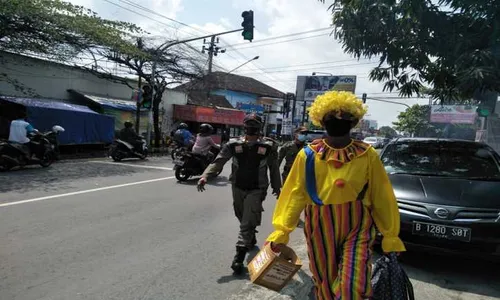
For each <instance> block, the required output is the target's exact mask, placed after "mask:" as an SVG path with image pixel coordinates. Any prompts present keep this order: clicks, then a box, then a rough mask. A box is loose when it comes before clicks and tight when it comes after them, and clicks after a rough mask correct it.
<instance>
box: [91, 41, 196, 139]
mask: <svg viewBox="0 0 500 300" xmlns="http://www.w3.org/2000/svg"><path fill="white" fill-rule="evenodd" d="M169 42H174V41H167V42H166V43H165V44H168V43H169ZM135 46H136V47H137V49H139V50H140V53H141V55H135V54H129V53H117V52H115V51H110V50H106V49H105V50H102V51H99V55H100V56H103V57H105V58H106V59H108V60H110V61H113V62H116V63H118V64H120V65H121V66H124V67H126V68H128V70H129V73H130V74H131V75H134V76H137V77H139V78H140V82H145V83H146V84H147V85H148V86H150V87H154V89H155V96H154V98H153V99H152V100H153V101H152V109H153V129H154V138H155V145H159V143H160V140H161V128H160V125H159V115H160V112H159V106H160V103H161V101H162V98H163V94H164V92H165V90H166V89H167V87H168V85H171V84H176V83H181V82H183V81H184V80H186V79H196V78H201V77H202V76H203V72H204V70H203V61H202V60H200V59H199V58H197V57H196V56H195V54H194V52H193V49H192V48H190V47H189V46H187V45H179V46H177V47H172V48H168V49H166V50H163V49H161V48H162V47H158V46H156V45H154V44H153V42H152V41H151V40H147V39H144V38H138V39H137V40H136V44H135ZM153 62H156V69H155V73H154V76H152V67H153ZM124 83H125V82H124ZM140 88H141V87H139V89H140ZM136 125H138V124H136Z"/></svg>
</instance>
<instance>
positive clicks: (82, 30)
mask: <svg viewBox="0 0 500 300" xmlns="http://www.w3.org/2000/svg"><path fill="white" fill-rule="evenodd" d="M137 33H141V30H140V29H139V28H138V27H137V26H135V25H133V24H131V23H126V22H120V21H111V20H106V19H102V18H100V17H99V16H98V15H97V14H96V13H94V12H93V11H91V10H89V9H86V8H84V7H82V6H78V5H73V4H71V3H69V2H65V1H61V0H30V1H26V0H0V50H4V51H11V52H15V53H25V54H26V53H31V54H41V55H45V56H49V57H52V58H57V59H64V60H69V59H71V58H73V57H74V56H75V55H76V54H78V53H81V52H84V51H89V52H91V53H94V50H95V49H96V48H100V47H105V48H108V49H113V50H114V51H119V52H122V53H136V54H137V52H136V48H135V46H134V45H133V43H130V42H129V39H130V37H131V35H133V34H137Z"/></svg>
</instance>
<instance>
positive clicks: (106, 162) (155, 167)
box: [89, 160, 173, 171]
mask: <svg viewBox="0 0 500 300" xmlns="http://www.w3.org/2000/svg"><path fill="white" fill-rule="evenodd" d="M89 162H91V163H96V164H107V165H113V166H128V167H136V168H145V169H158V170H168V171H172V170H173V169H172V168H167V167H158V166H145V165H135V164H124V163H121V162H110V161H98V160H93V161H89Z"/></svg>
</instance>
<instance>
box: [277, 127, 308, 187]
mask: <svg viewBox="0 0 500 300" xmlns="http://www.w3.org/2000/svg"><path fill="white" fill-rule="evenodd" d="M305 131H307V128H305V127H303V126H302V127H299V128H297V129H295V131H294V139H293V141H290V142H287V143H285V144H284V145H283V146H282V147H281V148H280V150H279V155H278V166H281V163H282V162H283V159H284V160H285V167H284V168H283V173H282V178H283V184H285V180H286V177H287V176H288V173H289V172H290V170H291V169H292V165H293V162H294V161H295V157H297V154H298V153H299V151H300V150H301V149H302V148H304V146H305V145H306V136H305V134H304V132H305Z"/></svg>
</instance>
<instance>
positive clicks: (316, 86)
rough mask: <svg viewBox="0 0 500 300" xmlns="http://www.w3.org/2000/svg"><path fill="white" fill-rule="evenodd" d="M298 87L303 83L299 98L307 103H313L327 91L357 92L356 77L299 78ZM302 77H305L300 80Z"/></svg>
mask: <svg viewBox="0 0 500 300" xmlns="http://www.w3.org/2000/svg"><path fill="white" fill-rule="evenodd" d="M298 77H299V78H297V87H299V86H300V85H299V82H300V83H302V84H301V85H302V87H303V88H302V91H303V92H302V93H297V95H298V98H303V99H304V100H306V101H312V100H314V99H316V97H317V96H319V95H322V94H324V93H325V92H327V91H347V92H352V93H354V92H355V90H356V76H354V75H352V76H298ZM300 77H303V79H302V78H300ZM300 96H303V97H300Z"/></svg>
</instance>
